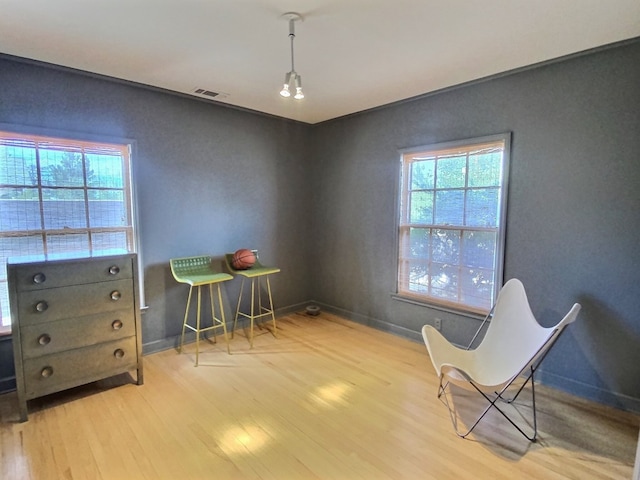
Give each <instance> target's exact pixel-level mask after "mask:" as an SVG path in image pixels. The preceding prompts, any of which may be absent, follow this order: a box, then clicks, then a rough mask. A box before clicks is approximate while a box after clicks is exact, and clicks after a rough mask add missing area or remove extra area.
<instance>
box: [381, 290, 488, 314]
mask: <svg viewBox="0 0 640 480" xmlns="http://www.w3.org/2000/svg"><path fill="white" fill-rule="evenodd" d="M391 298H392V299H393V300H397V301H399V302H405V303H410V304H412V305H417V306H419V307H426V308H431V309H433V310H438V311H440V312H447V313H452V314H454V315H460V316H463V317H468V318H474V319H476V320H484V318H485V317H486V315H487V314H486V313H481V312H471V311H469V310H459V309H455V308H450V307H446V306H444V305H438V304H435V303H429V302H428V301H426V300H420V299H417V298H413V297H406V296H404V295H399V294H398V293H392V294H391Z"/></svg>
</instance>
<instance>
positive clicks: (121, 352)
mask: <svg viewBox="0 0 640 480" xmlns="http://www.w3.org/2000/svg"><path fill="white" fill-rule="evenodd" d="M113 356H114V357H116V358H122V357H124V350H122V349H121V348H118V349H117V350H115V351H114V352H113Z"/></svg>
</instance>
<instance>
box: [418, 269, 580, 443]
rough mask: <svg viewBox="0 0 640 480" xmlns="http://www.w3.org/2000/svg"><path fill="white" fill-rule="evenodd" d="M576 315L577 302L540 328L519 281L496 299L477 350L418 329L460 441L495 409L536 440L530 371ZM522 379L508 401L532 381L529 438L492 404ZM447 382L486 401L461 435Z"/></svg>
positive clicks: (426, 328)
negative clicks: (448, 396) (557, 321)
mask: <svg viewBox="0 0 640 480" xmlns="http://www.w3.org/2000/svg"><path fill="white" fill-rule="evenodd" d="M579 311H580V305H579V304H577V303H576V304H575V305H574V306H573V307H572V308H571V310H570V311H569V313H568V314H567V315H566V316H565V317H564V318H563V319H562V320H561V321H560V322H559V323H558V324H557V325H555V326H553V327H543V326H541V325H540V324H539V323H538V321H537V320H536V318H535V317H534V315H533V313H532V312H531V308H530V307H529V302H528V300H527V296H526V293H525V290H524V286H523V285H522V283H521V282H520V281H519V280H517V279H511V280H509V281H508V282H507V283H506V284H505V285H504V287H503V288H502V290H501V291H500V293H499V294H498V300H497V302H496V304H495V306H494V309H493V317H492V318H491V321H490V322H489V323H488V325H489V326H488V328H487V331H486V334H485V336H484V338H483V339H482V341H481V343H480V345H478V347H477V348H475V349H469V348H467V349H465V348H460V347H457V346H455V345H453V344H451V343H450V342H449V341H448V340H447V339H446V338H445V337H444V336H442V334H441V333H440V332H439V331H438V330H436V329H435V328H433V327H432V326H430V325H425V326H424V327H423V328H422V336H423V338H424V342H425V344H426V346H427V350H428V351H429V356H430V357H431V362H432V363H433V366H434V368H435V370H436V373H437V375H438V377H439V380H440V385H439V388H438V398H442V397H443V396H445V398H444V401H445V405H447V407H448V408H449V412H450V414H451V419H452V422H453V424H454V428H455V429H456V433H457V434H458V435H459V436H461V437H466V436H467V435H468V434H469V433H471V431H472V430H473V428H475V426H476V425H477V424H478V422H479V421H480V420H481V419H482V417H484V415H485V414H486V413H487V412H488V411H489V410H490V409H491V408H496V409H497V410H498V411H499V412H500V413H501V414H502V415H503V416H504V417H505V418H506V419H507V420H508V421H509V422H510V423H511V424H512V425H513V426H514V427H516V429H518V431H520V433H522V434H523V435H524V436H525V437H527V438H528V439H529V440H531V441H535V438H536V433H537V425H536V418H535V390H533V380H534V379H533V376H534V373H535V370H536V369H537V367H538V365H539V364H540V362H542V360H543V359H544V356H545V355H546V353H547V352H548V351H549V349H550V348H551V346H552V345H553V344H554V343H555V341H556V340H557V338H558V336H559V335H560V333H561V332H562V330H563V329H564V328H565V327H566V326H567V325H568V324H569V323H571V322H573V321H574V320H575V319H576V317H577V315H578V312H579ZM488 318H489V317H487V320H488ZM487 320H485V322H486V321H487ZM485 322H483V325H484V323H485ZM481 328H482V326H481ZM476 335H477V334H476ZM474 339H475V337H474ZM472 342H473V341H472ZM521 376H524V378H525V381H524V383H523V384H522V385H521V386H520V389H519V390H518V391H517V393H516V394H515V396H514V397H513V398H512V399H511V401H513V400H515V398H516V397H517V396H518V394H519V393H520V392H521V391H522V389H523V388H524V386H525V385H526V383H527V382H528V381H529V380H531V384H532V395H533V415H534V418H533V420H534V426H533V429H534V431H533V435H531V436H530V435H527V434H526V433H525V432H524V431H523V430H522V429H521V428H520V427H519V426H518V425H517V424H515V422H514V421H513V420H512V419H511V418H509V416H508V415H507V414H506V413H505V412H504V411H503V410H502V409H500V408H499V406H498V405H496V402H497V401H498V400H505V398H504V397H503V394H504V393H505V392H506V391H507V389H508V388H509V387H511V386H512V385H514V382H515V380H516V379H518V378H519V377H521ZM450 383H453V384H455V385H459V386H462V387H468V388H471V389H472V390H475V391H477V392H478V393H480V394H481V395H482V396H483V397H484V398H485V399H486V400H487V402H489V405H488V406H487V408H486V409H485V410H484V412H483V413H482V414H481V415H480V417H479V418H478V419H477V420H476V421H475V423H473V425H472V426H471V428H469V430H468V431H467V432H466V433H460V432H459V431H458V428H457V416H456V414H455V412H454V411H453V409H452V408H451V406H450V405H449V402H448V401H447V400H446V394H447V392H446V390H447V387H448V386H449V384H450Z"/></svg>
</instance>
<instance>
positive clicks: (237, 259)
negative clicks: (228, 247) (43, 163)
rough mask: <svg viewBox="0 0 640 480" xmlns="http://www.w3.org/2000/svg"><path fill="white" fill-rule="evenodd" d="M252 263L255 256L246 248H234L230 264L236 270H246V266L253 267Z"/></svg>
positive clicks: (254, 260)
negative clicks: (234, 251)
mask: <svg viewBox="0 0 640 480" xmlns="http://www.w3.org/2000/svg"><path fill="white" fill-rule="evenodd" d="M254 263H256V256H255V254H254V253H253V252H252V251H251V250H249V249H248V248H241V249H240V250H236V253H234V254H233V258H232V259H231V265H232V266H233V268H235V269H236V270H246V269H247V268H251V267H253V264H254Z"/></svg>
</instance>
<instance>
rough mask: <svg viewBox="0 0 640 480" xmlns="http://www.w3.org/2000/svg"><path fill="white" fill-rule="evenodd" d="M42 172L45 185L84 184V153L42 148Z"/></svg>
mask: <svg viewBox="0 0 640 480" xmlns="http://www.w3.org/2000/svg"><path fill="white" fill-rule="evenodd" d="M40 172H41V175H42V184H43V185H47V186H52V187H54V186H55V187H81V186H83V185H84V169H83V165H82V155H81V154H80V153H77V152H62V151H60V150H44V149H43V150H40ZM87 173H89V172H87Z"/></svg>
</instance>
